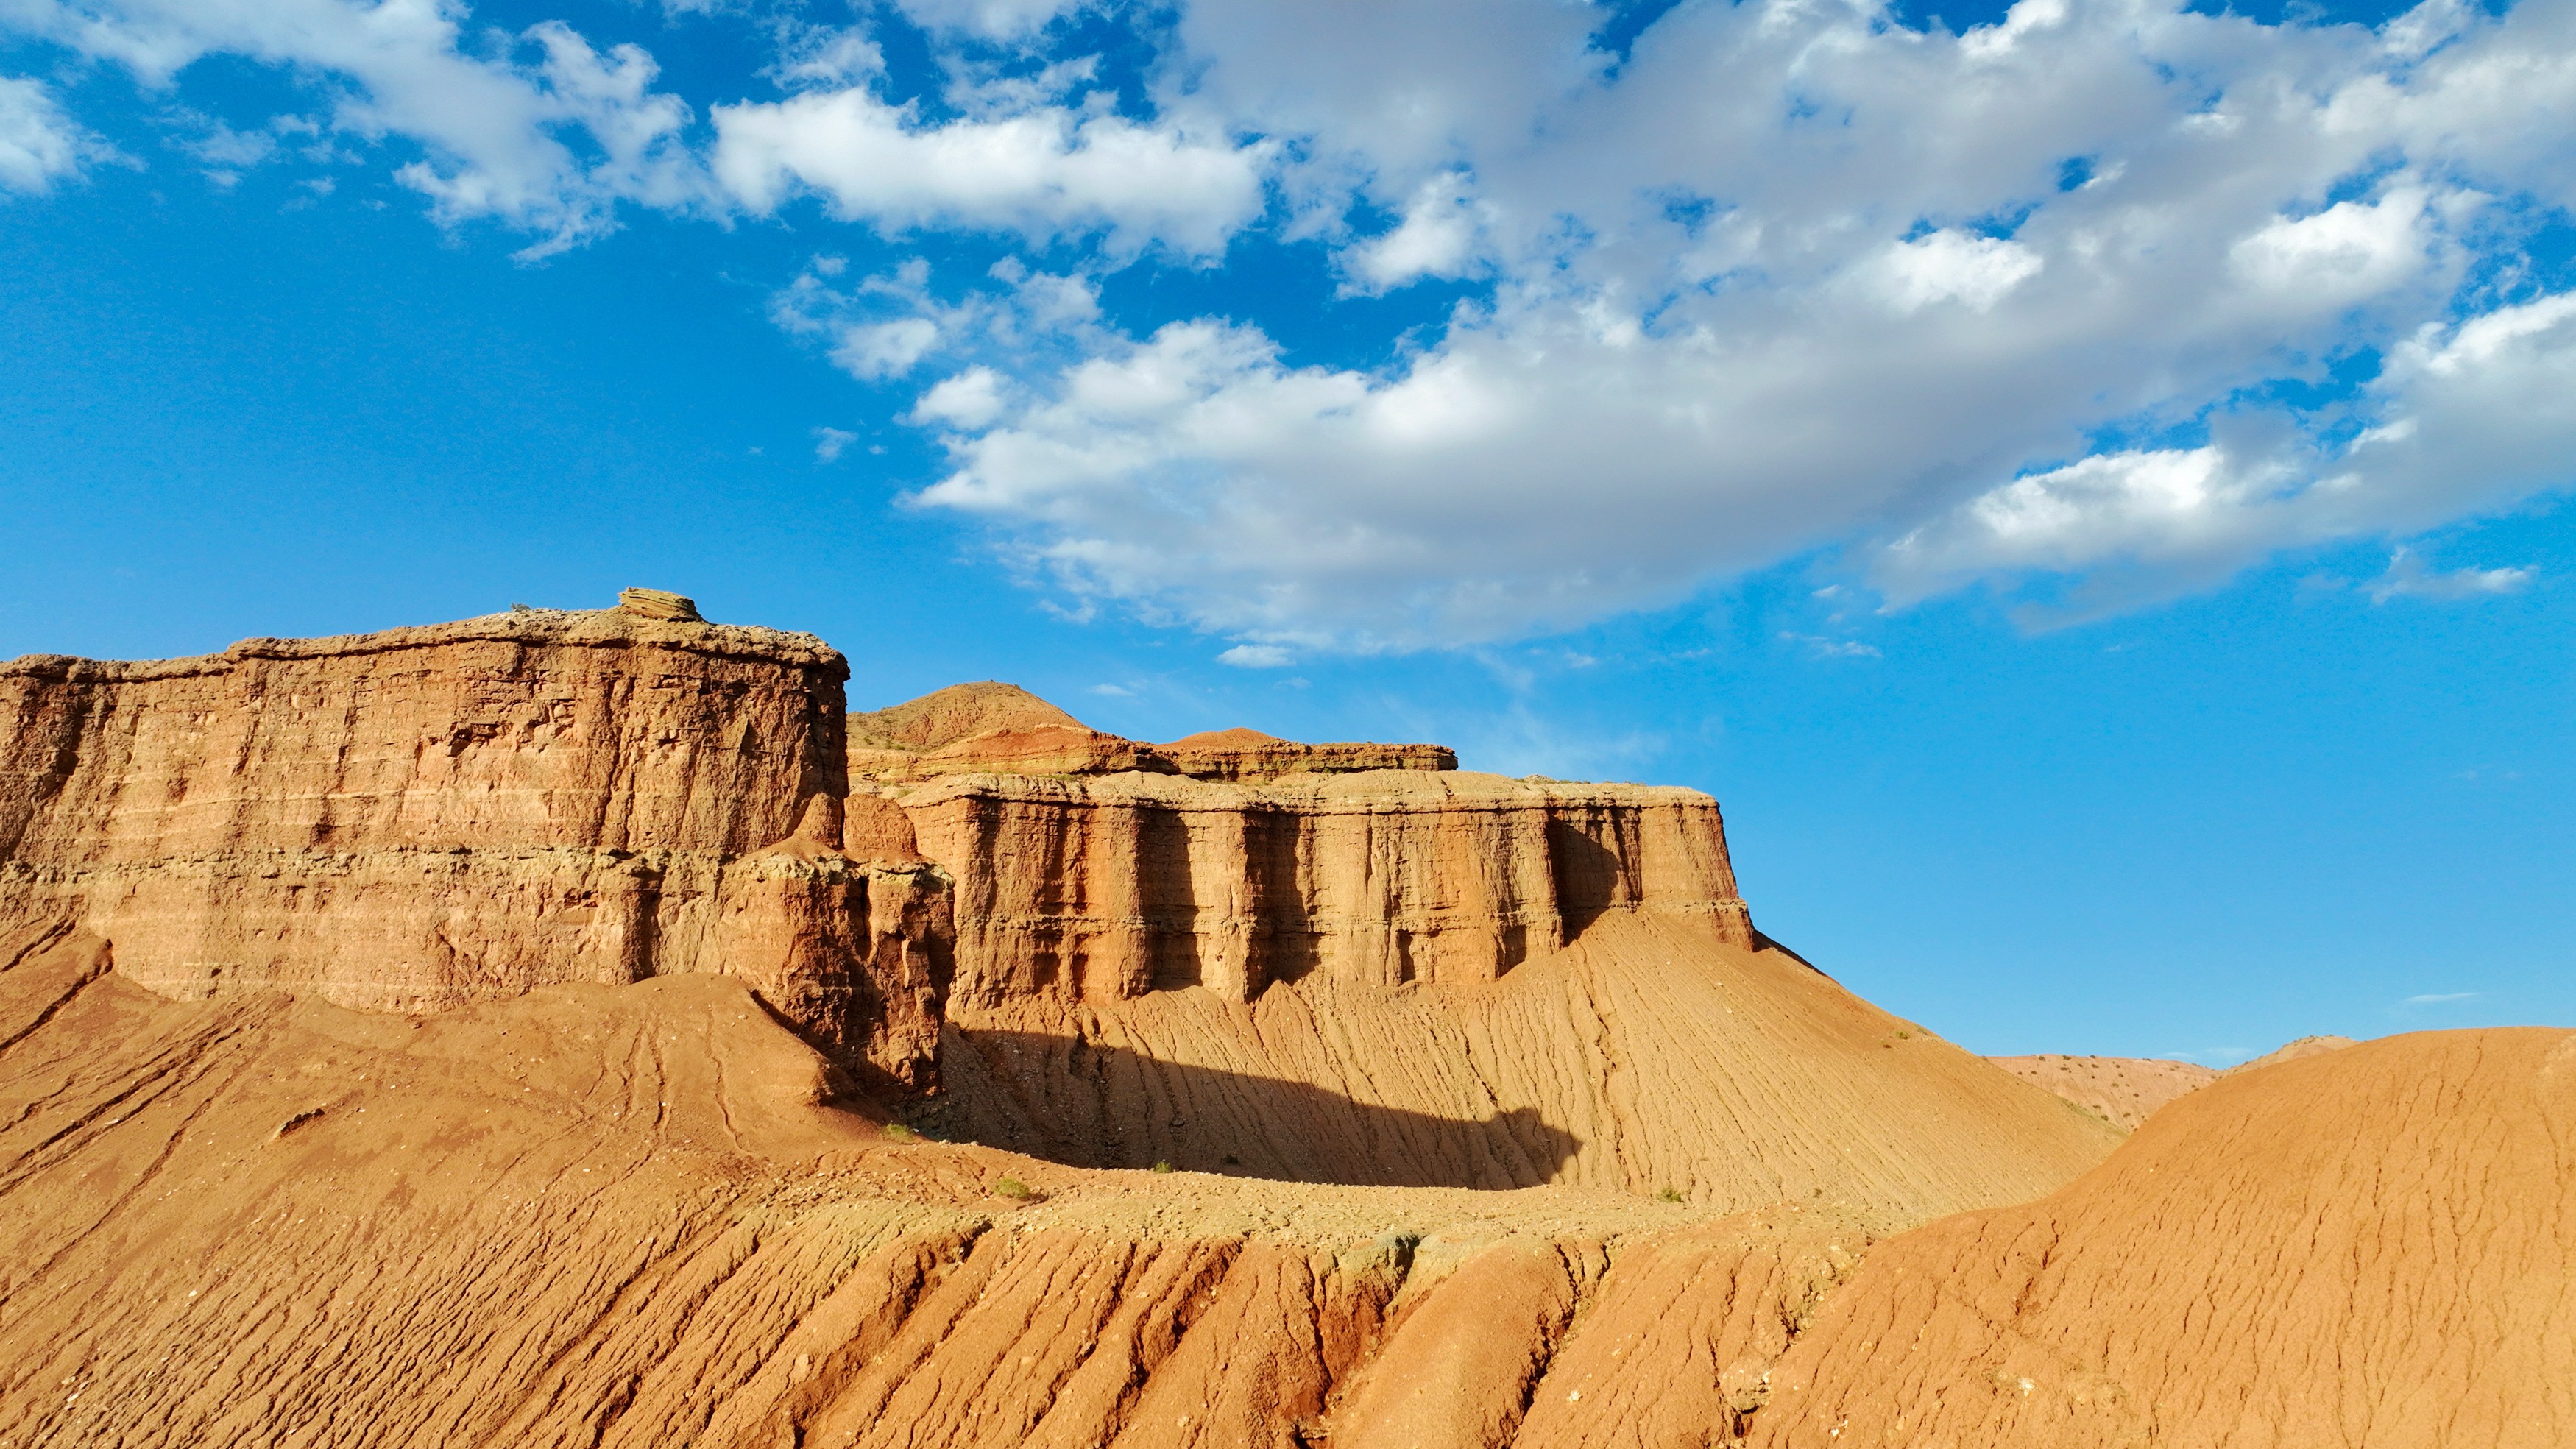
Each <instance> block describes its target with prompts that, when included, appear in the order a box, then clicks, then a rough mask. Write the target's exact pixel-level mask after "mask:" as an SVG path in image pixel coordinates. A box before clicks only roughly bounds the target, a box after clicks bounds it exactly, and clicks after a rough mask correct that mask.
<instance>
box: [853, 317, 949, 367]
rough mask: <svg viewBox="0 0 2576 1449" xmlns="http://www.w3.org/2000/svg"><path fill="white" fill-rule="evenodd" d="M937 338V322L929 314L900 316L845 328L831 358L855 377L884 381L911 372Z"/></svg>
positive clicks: (928, 352)
mask: <svg viewBox="0 0 2576 1449" xmlns="http://www.w3.org/2000/svg"><path fill="white" fill-rule="evenodd" d="M938 341H939V324H938V323H936V322H934V321H932V320H931V319H929V318H927V317H898V318H896V319H895V320H894V321H892V322H874V323H868V324H865V325H862V326H856V327H852V328H849V329H848V330H847V331H844V332H843V333H842V334H841V340H840V341H838V342H836V343H834V344H833V346H832V360H833V361H834V362H837V363H839V364H840V365H841V367H842V369H843V370H844V371H846V372H848V373H849V374H850V375H851V376H852V377H856V378H860V379H863V380H865V381H869V382H881V381H883V380H884V379H886V378H890V377H901V376H903V375H904V374H905V373H907V372H910V371H912V369H913V367H914V366H915V365H916V364H918V363H919V362H920V361H921V359H922V358H924V357H926V356H928V355H929V354H930V349H931V347H932V346H933V345H934V344H936V343H937V342H938Z"/></svg>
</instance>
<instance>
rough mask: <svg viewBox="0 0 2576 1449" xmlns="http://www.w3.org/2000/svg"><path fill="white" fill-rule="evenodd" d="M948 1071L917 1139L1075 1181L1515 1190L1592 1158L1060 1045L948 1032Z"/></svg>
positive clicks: (1544, 1137) (1395, 1111)
mask: <svg viewBox="0 0 2576 1449" xmlns="http://www.w3.org/2000/svg"><path fill="white" fill-rule="evenodd" d="M939 1071H940V1079H941V1085H942V1092H941V1094H940V1095H939V1096H937V1097H933V1098H929V1099H925V1100H923V1101H921V1102H919V1103H916V1105H915V1107H914V1108H913V1110H911V1111H910V1112H908V1113H907V1114H906V1115H907V1117H908V1119H909V1120H911V1121H912V1123H913V1125H915V1126H916V1127H918V1128H920V1129H922V1130H923V1131H925V1132H928V1133H930V1134H932V1135H935V1136H940V1137H946V1138H950V1139H954V1140H963V1141H973V1142H978V1143H982V1144H983V1145H985V1146H988V1147H1001V1148H1006V1149H1008V1150H1010V1151H1013V1152H1024V1153H1027V1154H1028V1155H1029V1156H1032V1157H1043V1158H1046V1159H1048V1160H1050V1161H1054V1162H1061V1163H1064V1164H1066V1165H1067V1166H1071V1167H1100V1168H1150V1167H1152V1166H1154V1165H1155V1164H1156V1163H1169V1164H1170V1165H1171V1166H1173V1167H1174V1168H1177V1169H1180V1170H1183V1171H1188V1172H1210V1173H1221V1174H1224V1175H1227V1176H1233V1177H1253V1178H1266V1179H1270V1180H1274V1181H1281V1182H1319V1183H1339V1184H1344V1185H1349V1186H1378V1187H1469V1188H1486V1189H1500V1188H1514V1187H1536V1186H1538V1185H1540V1184H1542V1183H1546V1182H1549V1181H1552V1180H1554V1179H1555V1177H1556V1175H1557V1173H1558V1172H1559V1171H1560V1170H1562V1169H1563V1168H1564V1166H1565V1165H1566V1163H1568V1162H1569V1161H1571V1160H1572V1159H1573V1157H1574V1155H1575V1153H1576V1152H1577V1151H1579V1150H1580V1149H1581V1148H1582V1146H1583V1143H1582V1141H1581V1139H1579V1138H1577V1137H1575V1136H1574V1135H1573V1134H1572V1133H1570V1132H1567V1131H1565V1130H1563V1129H1562V1128H1558V1127H1555V1126H1551V1125H1550V1124H1548V1123H1546V1122H1544V1121H1542V1120H1540V1118H1539V1115H1538V1113H1537V1112H1536V1111H1534V1110H1532V1109H1529V1108H1525V1107H1516V1108H1513V1109H1511V1110H1508V1111H1505V1112H1500V1113H1497V1114H1495V1115H1494V1116H1491V1117H1487V1118H1483V1119H1473V1118H1451V1117H1442V1116H1438V1115H1435V1114H1432V1113H1427V1112H1416V1111H1411V1110H1408V1109H1405V1108H1400V1107H1388V1106H1381V1105H1377V1104H1374V1103H1368V1102H1361V1101H1357V1100H1355V1099H1353V1098H1351V1097H1348V1096H1345V1095H1343V1094H1342V1093H1339V1092H1335V1091H1332V1090H1330V1089H1327V1088H1324V1087H1320V1086H1317V1085H1315V1084H1313V1083H1310V1082H1303V1081H1297V1080H1294V1079H1289V1078H1280V1077H1265V1076H1256V1075H1251V1074H1248V1073H1242V1072H1229V1071H1221V1070H1218V1069H1215V1068H1211V1067H1202V1066H1193V1065H1188V1064H1184V1063H1178V1062H1168V1061H1161V1060H1158V1059H1156V1058H1153V1057H1148V1056H1145V1055H1143V1054H1141V1053H1138V1052H1135V1051H1132V1050H1129V1049H1127V1048H1125V1047H1114V1046H1103V1045H1101V1044H1099V1043H1097V1042H1091V1041H1086V1040H1083V1039H1082V1038H1079V1037H1074V1036H1062V1035H1054V1034H1049V1033H1040V1032H1022V1031H968V1030H965V1029H962V1028H959V1027H957V1026H954V1025H951V1026H948V1027H946V1028H945V1029H944V1030H943V1031H942V1033H941V1036H940V1047H939Z"/></svg>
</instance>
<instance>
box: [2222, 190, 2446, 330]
mask: <svg viewBox="0 0 2576 1449" xmlns="http://www.w3.org/2000/svg"><path fill="white" fill-rule="evenodd" d="M2423 218H2424V193H2423V192H2422V191H2421V190H2420V189H2417V188H2414V187H2403V188H2400V189H2398V190H2395V191H2392V192H2390V193H2389V194H2388V195H2386V196H2384V197H2382V198H2381V199H2380V200H2378V201H2376V202H2373V203H2371V204H2369V205H2367V206H2365V205H2363V204H2361V203H2359V202H2352V201H2339V202H2336V203H2335V204H2334V205H2333V206H2330V207H2328V208H2326V209H2325V210H2323V211H2321V212H2318V213H2317V214H2315V215H2314V216H2308V217H2302V218H2300V219H2298V220H2295V221H2293V220H2290V219H2289V218H2286V217H2284V218H2280V219H2278V220H2275V221H2273V222H2271V223H2270V224H2268V225H2266V226H2265V227H2264V228H2263V229H2262V230H2261V231H2258V232H2256V233H2254V234H2253V235H2252V236H2249V237H2247V238H2245V239H2244V240H2243V241H2240V242H2238V243H2237V244H2236V245H2235V246H2234V247H2232V248H2230V249H2229V251H2228V255H2227V260H2228V265H2229V267H2230V269H2231V270H2233V271H2234V272H2235V274H2236V276H2237V278H2238V279H2239V280H2241V281H2242V282H2244V283H2245V284H2246V285H2247V286H2248V287H2250V288H2252V289H2253V290H2254V291H2255V292H2257V293H2260V294H2263V295H2265V296H2267V297H2270V298H2274V299H2279V298H2283V297H2291V298H2297V299H2299V300H2301V301H2304V302H2306V303H2308V304H2309V305H2327V306H2333V305H2349V304H2351V303H2353V302H2357V301H2360V300H2362V299H2363V298H2365V297H2369V296H2372V295H2375V294H2376V293H2379V292H2382V291H2385V290H2387V289H2388V288H2390V287H2393V286H2395V285H2397V284H2398V283H2400V282H2403V281H2405V280H2407V279H2408V278H2410V277H2411V276H2413V275H2414V274H2415V273H2416V272H2417V271H2418V270H2419V269H2421V268H2422V267H2423V266H2424V265H2425V264H2426V263H2427V262H2428V261H2429V260H2430V258H2429V257H2428V256H2427V255H2426V245H2427V242H2428V241H2429V240H2430V239H2429V238H2428V237H2427V236H2426V235H2425V234H2424V233H2423V231H2422V229H2421V227H2420V225H2419V224H2420V223H2421V222H2422V220H2423Z"/></svg>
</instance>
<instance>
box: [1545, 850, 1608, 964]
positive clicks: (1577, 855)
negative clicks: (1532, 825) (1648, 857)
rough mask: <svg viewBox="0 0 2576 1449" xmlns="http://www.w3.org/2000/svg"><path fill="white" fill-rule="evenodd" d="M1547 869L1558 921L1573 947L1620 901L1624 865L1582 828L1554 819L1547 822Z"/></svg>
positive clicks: (1567, 942) (1567, 941) (1566, 939)
mask: <svg viewBox="0 0 2576 1449" xmlns="http://www.w3.org/2000/svg"><path fill="white" fill-rule="evenodd" d="M1547 865H1548V874H1549V875H1550V876H1551V877H1553V878H1554V883H1555V886H1556V913H1557V918H1558V919H1560V920H1562V921H1563V922H1564V923H1565V941H1566V944H1567V945H1572V944H1573V943H1574V941H1575V939H1576V938H1577V937H1579V936H1581V935H1582V934H1583V933H1584V931H1586V930H1587V929H1589V928H1590V927H1591V925H1592V923H1593V922H1595V921H1597V920H1600V919H1601V917H1602V915H1603V914H1604V913H1606V912H1607V911H1608V910H1609V909H1610V907H1611V906H1613V905H1615V904H1617V903H1618V902H1619V901H1620V900H1621V899H1622V895H1623V892H1622V890H1621V887H1622V885H1623V884H1624V883H1625V881H1626V876H1627V865H1626V863H1625V862H1623V861H1622V860H1620V858H1619V853H1618V852H1617V851H1615V850H1613V849H1611V848H1610V847H1609V846H1608V845H1605V844H1603V843H1602V842H1601V841H1599V840H1596V839H1594V838H1593V837H1592V835H1591V834H1590V833H1588V832H1586V831H1585V830H1584V829H1583V828H1582V827H1581V826H1579V825H1577V824H1575V823H1574V822H1573V821H1571V820H1563V819H1553V818H1552V819H1550V820H1549V821H1548V822H1547Z"/></svg>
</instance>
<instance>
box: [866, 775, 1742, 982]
mask: <svg viewBox="0 0 2576 1449" xmlns="http://www.w3.org/2000/svg"><path fill="white" fill-rule="evenodd" d="M896 798H897V799H898V801H899V802H900V803H901V805H902V806H903V808H904V810H905V811H906V813H907V814H908V815H909V816H910V817H911V819H912V822H913V825H914V828H915V830H916V831H917V832H918V838H919V840H920V844H921V849H922V851H923V853H924V854H926V855H928V856H929V857H930V858H931V859H933V860H936V861H938V862H939V863H940V864H942V865H943V866H945V867H947V869H948V871H949V872H950V874H951V875H952V876H953V877H954V878H955V879H956V881H957V883H958V885H957V902H956V925H957V933H958V935H957V961H958V974H957V978H956V982H955V985H954V988H953V990H954V992H955V994H956V997H957V999H958V1000H959V1001H960V1002H961V1004H971V1005H980V1006H990V1005H996V1004H999V1003H1001V1002H1003V1001H1006V1000H1014V999H1017V1000H1027V999H1033V998H1047V999H1054V1000H1059V1001H1095V1002H1105V1001H1117V1000H1123V999H1126V998H1131V997H1135V996H1141V995H1143V994H1145V993H1146V992H1149V991H1160V990H1173V989H1178V988H1183V987H1191V986H1198V987H1205V988H1206V989H1208V990H1209V991H1212V992H1214V993H1216V994H1217V995H1218V996H1220V997H1222V998H1224V999H1226V1000H1230V1001H1249V1000H1252V999H1253V998H1254V997H1257V996H1259V995H1260V994H1261V992H1262V991H1263V989H1264V988H1265V987H1267V986H1268V985H1269V984H1270V983H1272V982H1274V981H1294V980H1300V979H1303V978H1305V977H1307V976H1309V975H1316V974H1320V975H1323V976H1326V977H1330V978H1332V979H1335V980H1340V981H1347V982H1356V983H1369V984H1376V985H1388V986H1393V985H1401V984H1404V983H1408V982H1422V983H1426V984H1433V985H1463V984H1471V983H1478V982H1491V981H1494V980H1497V979H1499V978H1500V977H1501V976H1502V975H1503V974H1504V973H1505V972H1507V971H1509V970H1511V969H1512V968H1513V967H1514V966H1516V965H1519V964H1520V963H1521V962H1523V961H1525V960H1527V959H1529V958H1530V957H1531V956H1532V955H1533V954H1543V953H1547V952H1552V951H1555V950H1557V949H1559V948H1560V947H1562V946H1564V945H1565V944H1567V943H1568V942H1569V941H1571V940H1573V939H1574V938H1575V937H1576V936H1578V935H1580V934H1581V933H1582V931H1583V930H1584V929H1585V928H1586V927H1588V926H1589V925H1590V924H1592V923H1593V922H1594V921H1596V920H1598V919H1599V918H1600V917H1602V916H1603V915H1604V914H1606V913H1610V912H1646V913H1653V914H1659V915H1667V916H1682V917H1690V918H1695V919H1701V920H1705V921H1707V922H1709V923H1711V924H1712V925H1713V926H1714V927H1715V928H1716V931H1717V933H1718V936H1719V938H1720V939H1722V940H1725V941H1729V942H1732V943H1734V944H1736V945H1739V946H1750V945H1752V944H1753V941H1754V935H1753V929H1752V924H1751V921H1750V918H1749V916H1748V915H1747V912H1746V910H1745V906H1744V902H1743V900H1742V898H1741V897H1740V896H1738V895H1737V893H1736V887H1735V874H1734V870H1733V868H1732V866H1731V865H1730V863H1729V861H1728V859H1727V853H1726V837H1725V829H1724V826H1723V823H1722V822H1721V820H1720V818H1719V815H1718V808H1717V802H1716V801H1714V800H1712V799H1710V798H1709V797H1708V796H1706V795H1702V794H1700V793H1698V792H1697V791H1692V790H1681V789H1671V788H1662V787H1648V786H1630V785H1567V784H1562V783H1555V782H1545V783H1542V782H1536V781H1522V780H1511V779H1505V778H1502V777H1500V776H1494V775H1479V774H1465V773H1455V772H1442V773H1431V772H1420V771H1401V770H1384V771H1373V772H1369V773H1365V774H1355V775H1335V776H1318V777H1313V778H1309V779H1302V780H1284V781H1275V782H1272V783H1269V784H1266V785H1260V786H1242V785H1221V784H1212V783H1205V782H1200V781H1194V780H1189V779H1180V778H1169V777H1157V776H1150V775H1143V774H1124V775H1114V776H1108V777H1104V778H1098V779H1075V780H1053V779H1034V778H1028V777H1024V776H1000V775H952V776H946V777H943V778H941V779H938V780H935V781H933V782H931V783H929V784H926V785H923V786H920V787H918V788H915V789H913V790H911V791H910V792H908V793H905V794H902V795H899V796H897V797H896Z"/></svg>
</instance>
